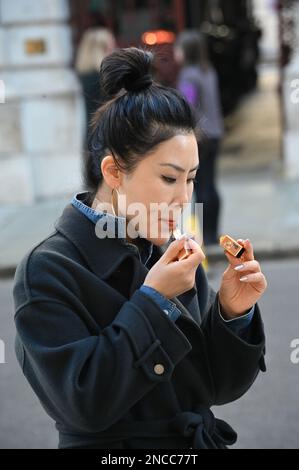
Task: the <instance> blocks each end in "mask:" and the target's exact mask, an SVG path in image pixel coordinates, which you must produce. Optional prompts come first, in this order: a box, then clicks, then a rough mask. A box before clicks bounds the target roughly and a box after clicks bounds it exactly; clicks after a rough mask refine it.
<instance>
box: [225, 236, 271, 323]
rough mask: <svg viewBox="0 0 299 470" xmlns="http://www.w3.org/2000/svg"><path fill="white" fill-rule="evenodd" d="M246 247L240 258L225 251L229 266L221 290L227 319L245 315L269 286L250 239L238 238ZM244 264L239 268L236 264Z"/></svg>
mask: <svg viewBox="0 0 299 470" xmlns="http://www.w3.org/2000/svg"><path fill="white" fill-rule="evenodd" d="M237 241H238V243H239V244H240V245H242V246H243V247H244V248H245V252H244V253H243V255H242V256H241V257H240V258H235V257H234V256H232V255H230V254H229V253H228V252H227V251H226V250H225V251H224V253H225V255H226V257H227V259H228V261H229V266H228V267H227V269H226V270H225V271H224V273H223V276H222V282H221V286H220V290H219V302H220V306H221V313H222V315H223V316H224V317H225V318H226V319H232V318H235V317H238V316H241V315H244V314H245V313H246V312H247V311H248V310H249V309H251V308H252V307H253V305H254V304H255V303H256V302H257V301H258V299H259V298H260V297H261V296H262V295H263V293H264V292H265V290H266V288H267V281H266V278H265V276H264V274H263V273H262V272H261V267H260V265H259V263H258V262H257V261H256V260H255V259H254V254H253V247H252V244H251V243H250V240H248V239H247V240H245V241H244V240H241V239H238V240H237ZM240 265H242V266H241V267H240V268H239V269H237V270H236V269H235V268H236V266H240Z"/></svg>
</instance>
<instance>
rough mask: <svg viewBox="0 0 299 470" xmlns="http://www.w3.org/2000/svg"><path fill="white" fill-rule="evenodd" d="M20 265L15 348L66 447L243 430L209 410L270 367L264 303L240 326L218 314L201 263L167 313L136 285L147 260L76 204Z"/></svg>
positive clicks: (226, 439)
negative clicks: (173, 314)
mask: <svg viewBox="0 0 299 470" xmlns="http://www.w3.org/2000/svg"><path fill="white" fill-rule="evenodd" d="M55 229H56V230H55V232H54V233H52V234H51V235H50V236H49V237H47V238H46V239H44V240H43V241H42V242H41V243H40V244H38V245H37V246H35V247H34V248H33V249H32V250H31V251H30V252H29V253H28V254H27V255H26V256H25V257H24V259H23V260H22V262H21V263H20V264H19V266H18V268H17V270H16V274H15V284H14V290H13V295H14V302H15V324H16V330H17V334H16V341H15V350H16V354H17V358H18V361H19V363H20V365H21V367H22V370H23V373H24V375H25V376H26V378H27V380H28V381H29V383H30V385H31V387H32V388H33V390H34V392H35V393H36V395H37V396H38V398H39V400H40V402H41V404H42V406H43V407H44V409H45V410H46V412H47V413H48V414H49V415H50V416H51V417H52V418H53V419H54V420H55V422H56V427H57V429H58V430H59V447H61V448H66V447H91V448H92V447H95V448H109V449H111V448H122V449H129V448H211V447H212V448H213V447H216V448H223V447H226V445H229V444H232V443H234V442H235V440H236V434H235V432H234V431H233V430H232V428H231V427H230V426H229V425H228V424H227V423H225V422H223V421H221V420H217V419H215V418H214V415H213V414H212V412H211V411H210V407H211V406H213V405H220V404H224V403H228V402H231V401H233V400H236V399H237V398H239V397H241V396H242V395H243V394H244V393H245V392H246V391H247V390H248V389H249V387H250V386H251V385H252V383H253V382H254V380H255V378H256V376H257V374H258V372H259V370H260V369H261V370H263V371H264V370H265V363H264V353H265V337H264V332H263V323H262V320H261V316H260V311H259V307H258V305H257V306H256V309H255V313H254V317H253V320H252V322H251V324H250V326H249V327H248V328H247V330H246V331H245V332H244V333H243V334H242V336H241V337H240V336H238V335H237V334H235V333H234V332H233V331H232V330H231V329H230V328H229V327H228V326H227V325H226V324H225V323H224V322H223V320H221V318H220V316H219V313H218V293H217V294H216V293H215V292H214V291H213V290H212V289H211V288H210V287H209V286H208V283H207V278H206V275H205V272H204V270H203V268H202V267H201V265H200V266H199V267H198V269H197V272H196V283H195V285H194V287H193V288H192V289H191V290H189V291H188V292H185V293H184V294H182V295H180V296H178V297H176V298H174V299H171V300H173V301H174V302H176V304H177V306H178V307H179V308H180V310H181V312H182V315H181V316H180V317H179V318H178V319H177V321H176V322H173V321H171V320H170V319H169V318H168V316H167V315H165V313H164V312H163V311H162V310H161V308H160V307H159V306H158V304H156V303H155V302H154V301H153V300H152V299H151V298H150V297H148V296H147V295H145V294H143V293H142V292H140V290H139V287H140V286H141V285H142V283H143V281H144V279H145V276H146V274H147V272H148V269H150V266H151V265H153V264H154V262H156V261H157V260H158V259H159V257H160V256H161V254H162V250H161V248H158V247H154V252H153V256H152V259H151V260H150V266H149V267H145V266H144V265H143V264H142V263H141V261H140V259H139V256H138V254H136V252H133V251H130V249H128V246H126V245H124V244H122V243H120V241H119V240H117V239H109V238H106V239H99V238H97V236H96V234H95V226H94V224H93V223H92V222H91V221H90V220H88V219H87V218H86V217H85V216H84V215H83V214H82V213H80V212H79V211H78V210H77V209H76V208H74V207H73V206H72V205H71V204H69V205H67V206H66V207H65V209H64V211H63V214H62V216H61V217H60V218H59V219H58V221H57V222H56V224H55Z"/></svg>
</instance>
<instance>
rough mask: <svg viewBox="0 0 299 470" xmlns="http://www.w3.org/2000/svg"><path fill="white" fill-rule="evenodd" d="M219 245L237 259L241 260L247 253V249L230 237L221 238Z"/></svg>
mask: <svg viewBox="0 0 299 470" xmlns="http://www.w3.org/2000/svg"><path fill="white" fill-rule="evenodd" d="M219 244H220V246H222V248H224V249H225V250H226V251H228V252H229V253H230V254H231V255H232V256H235V258H240V256H242V254H243V253H244V251H245V248H244V247H243V246H242V245H240V244H239V243H238V242H237V241H236V240H234V239H233V238H232V237H230V236H229V235H223V236H221V237H220V239H219Z"/></svg>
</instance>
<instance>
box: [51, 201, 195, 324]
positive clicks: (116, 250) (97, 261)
mask: <svg viewBox="0 0 299 470" xmlns="http://www.w3.org/2000/svg"><path fill="white" fill-rule="evenodd" d="M55 228H56V230H57V231H58V232H60V233H61V234H62V235H63V236H64V237H66V238H67V239H68V240H69V241H70V242H71V243H72V244H73V245H75V246H76V248H77V249H78V251H79V252H80V254H81V256H82V257H83V259H84V260H85V261H86V263H87V265H88V266H89V268H90V269H91V271H92V272H94V273H95V274H96V275H97V276H98V277H99V278H101V279H102V280H105V279H108V278H109V276H110V275H111V274H112V273H113V272H114V271H116V270H117V269H118V267H119V266H120V265H121V264H122V263H123V262H124V260H126V259H128V258H131V259H132V260H133V262H134V276H133V279H132V283H131V289H130V296H131V295H132V294H133V293H134V291H135V290H136V289H138V288H139V287H140V285H141V284H142V283H143V281H144V279H145V277H146V275H147V273H148V271H149V269H148V268H147V267H146V266H144V265H143V264H142V263H141V261H140V259H139V254H138V249H137V247H134V246H131V245H128V244H125V243H123V240H122V239H117V238H102V239H100V238H98V237H97V236H96V232H95V225H94V223H93V222H92V221H91V220H89V219H88V218H87V217H86V216H85V215H84V214H82V213H81V212H79V211H78V210H77V209H76V208H75V207H74V206H73V205H72V204H68V205H67V206H66V207H65V208H64V210H63V212H62V215H61V216H60V217H59V219H58V220H57V221H56V222H55ZM162 254H163V249H162V248H161V247H158V246H154V249H153V254H152V259H151V265H152V264H154V263H155V262H156V261H158V259H159V258H160V256H161V255H162ZM171 300H172V301H173V302H174V303H175V304H176V305H177V306H178V308H179V309H180V310H181V312H182V313H183V314H184V315H185V316H188V317H191V318H193V319H194V318H200V312H199V307H198V301H197V289H196V285H195V286H194V287H193V288H192V289H190V290H189V291H188V292H185V293H184V294H182V295H181V296H178V297H174V298H173V299H171ZM190 311H192V316H191V315H190Z"/></svg>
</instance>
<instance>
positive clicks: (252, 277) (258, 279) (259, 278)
mask: <svg viewBox="0 0 299 470" xmlns="http://www.w3.org/2000/svg"><path fill="white" fill-rule="evenodd" d="M240 281H241V282H247V283H250V284H256V283H258V284H263V285H267V281H266V278H265V276H264V274H263V273H253V274H246V276H242V277H240Z"/></svg>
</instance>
